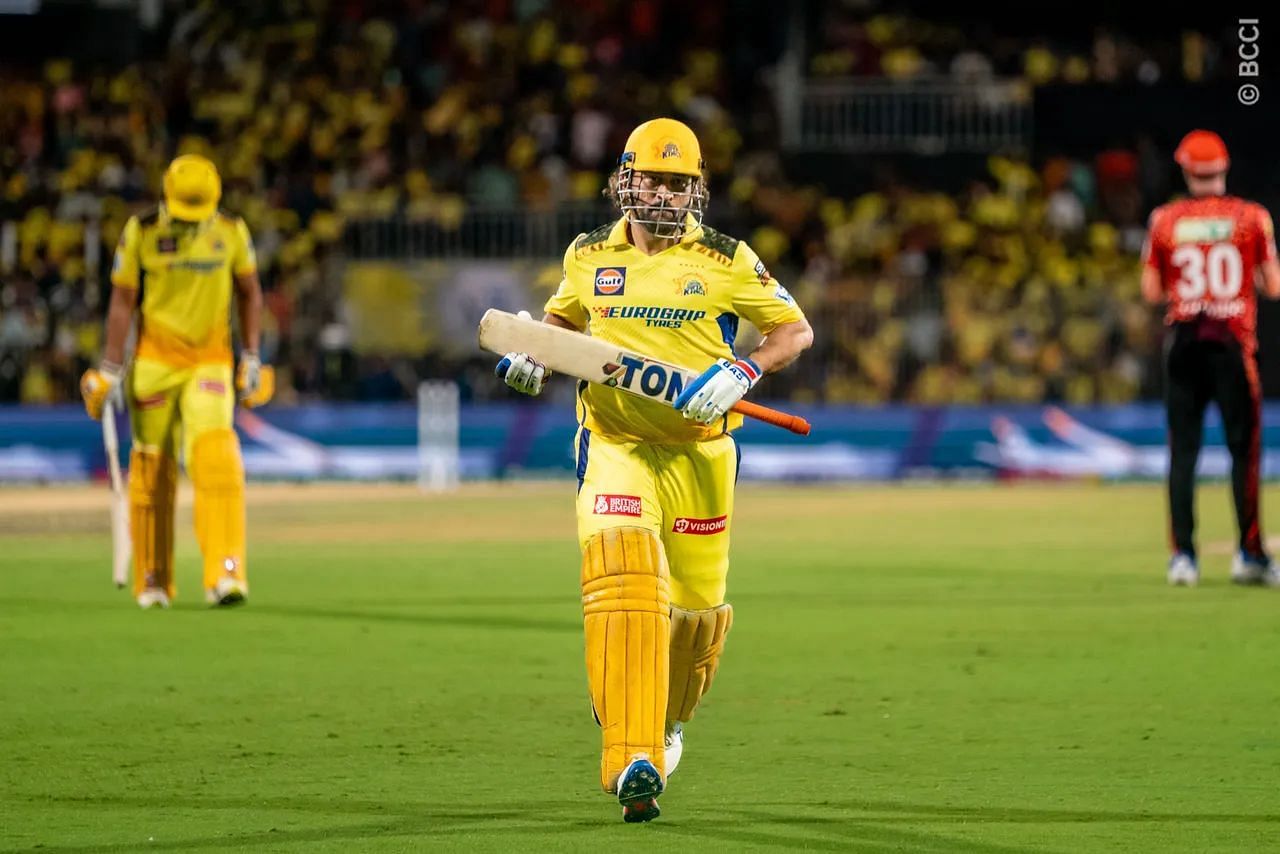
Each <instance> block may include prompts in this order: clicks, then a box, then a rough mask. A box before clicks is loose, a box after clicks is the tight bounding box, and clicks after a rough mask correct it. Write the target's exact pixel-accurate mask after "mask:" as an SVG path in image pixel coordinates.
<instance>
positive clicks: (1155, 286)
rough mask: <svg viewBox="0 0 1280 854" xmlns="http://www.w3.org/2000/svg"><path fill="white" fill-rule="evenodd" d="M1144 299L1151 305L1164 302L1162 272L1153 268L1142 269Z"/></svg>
mask: <svg viewBox="0 0 1280 854" xmlns="http://www.w3.org/2000/svg"><path fill="white" fill-rule="evenodd" d="M1142 298H1143V299H1144V300H1146V301H1147V302H1148V303H1150V304H1151V305H1159V304H1160V303H1162V302H1164V283H1163V282H1161V281H1160V271H1159V270H1156V269H1154V268H1152V267H1143V268H1142Z"/></svg>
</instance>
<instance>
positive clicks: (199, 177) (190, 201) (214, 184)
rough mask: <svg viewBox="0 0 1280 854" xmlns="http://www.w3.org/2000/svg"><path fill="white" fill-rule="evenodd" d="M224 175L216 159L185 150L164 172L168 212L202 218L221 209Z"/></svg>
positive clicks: (176, 216)
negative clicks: (219, 169)
mask: <svg viewBox="0 0 1280 854" xmlns="http://www.w3.org/2000/svg"><path fill="white" fill-rule="evenodd" d="M221 198H222V179H221V178H219V177H218V170H217V169H216V168H214V165H213V163H211V162H210V161H209V160H207V159H206V158H204V157H201V156H200V155H198V154H184V155H182V156H181V157H179V158H177V159H175V160H174V161H173V162H172V163H170V164H169V168H168V169H166V170H165V173H164V206H165V210H167V211H168V212H169V216H171V217H173V218H174V219H180V220H184V221H186V222H203V221H204V220H206V219H208V218H209V217H211V216H213V215H214V214H215V213H216V212H217V210H218V200H219V199H221Z"/></svg>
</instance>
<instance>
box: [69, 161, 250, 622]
mask: <svg viewBox="0 0 1280 854" xmlns="http://www.w3.org/2000/svg"><path fill="white" fill-rule="evenodd" d="M221 196H222V183H221V179H220V178H219V177H218V172H217V170H216V169H215V168H214V165H213V164H212V163H211V162H209V161H208V160H206V159H205V158H203V157H199V156H195V155H184V156H182V157H179V158H177V159H176V160H174V161H173V163H172V164H170V166H169V168H168V170H167V171H166V172H165V176H164V202H163V203H162V204H161V205H159V206H158V207H157V208H156V209H154V210H152V211H150V212H148V213H145V214H143V215H141V216H135V217H132V218H130V220H129V221H128V223H127V224H126V225H125V228H124V232H123V234H122V235H121V237H120V244H119V246H118V247H117V248H116V255H115V261H114V263H113V266H112V271H111V284H112V293H111V304H110V308H109V311H108V315H107V334H106V347H105V352H104V353H103V358H102V361H101V363H100V364H99V366H98V367H97V368H93V369H90V370H89V371H86V372H85V375H84V377H83V378H82V379H81V381H80V387H81V392H82V394H83V396H84V401H85V408H86V409H88V411H89V415H90V416H91V417H93V418H95V419H100V418H101V417H102V414H103V411H104V409H105V407H106V403H107V401H108V399H109V398H110V397H111V396H113V395H122V396H123V399H124V400H125V402H126V404H127V405H128V408H129V415H130V420H131V422H132V425H133V449H132V452H131V454H130V458H129V526H130V533H131V535H132V539H133V593H134V597H135V598H136V600H137V602H138V604H139V605H141V606H142V607H144V608H150V607H168V605H169V603H170V602H171V601H172V600H173V598H174V597H175V595H176V594H177V589H176V586H175V583H174V574H173V528H174V502H175V497H176V488H177V479H178V476H177V466H178V459H179V455H181V459H182V461H183V465H184V466H185V468H186V470H187V474H188V476H189V477H190V478H191V482H192V485H193V487H194V489H195V528H196V538H197V540H198V541H199V544H200V551H201V553H202V555H203V560H204V572H203V576H204V592H205V597H206V599H207V600H208V601H209V602H210V603H213V604H218V605H233V604H237V603H240V602H243V601H244V600H245V598H246V597H247V596H248V593H249V581H248V575H247V566H246V560H245V506H244V464H243V462H242V461H241V457H240V442H239V439H238V438H237V437H236V434H235V431H234V430H233V429H232V416H233V412H234V406H235V395H236V394H237V392H238V394H239V396H240V400H241V402H242V403H243V404H244V405H245V406H251V407H252V406H259V405H261V404H263V403H266V402H267V401H268V400H269V399H270V398H271V395H272V393H273V391H274V387H275V382H274V375H273V373H272V370H271V368H270V367H267V366H264V365H263V364H262V362H261V359H260V358H259V355H258V338H259V319H260V315H261V313H262V288H261V286H260V285H259V283H258V272H257V260H256V258H255V256H254V250H253V241H252V239H251V238H250V236H249V229H248V228H247V227H246V226H245V224H244V221H243V220H241V219H240V218H239V217H236V216H231V215H229V214H226V213H223V212H221V211H219V210H218V201H219V199H220V198H221ZM233 293H234V295H235V299H236V306H237V308H238V313H239V319H240V335H241V345H242V350H241V352H240V364H239V370H238V372H237V374H236V377H235V382H234V384H233V382H232V367H233V356H232V349H231V322H230V310H231V300H232V295H233ZM135 312H137V313H138V315H139V317H138V333H137V348H136V351H135V353H134V359H133V365H132V368H131V369H130V370H129V371H128V373H127V374H126V372H125V370H124V367H123V366H124V361H125V352H124V350H125V342H126V339H127V338H128V335H129V328H130V325H131V324H132V322H133V318H134V314H135Z"/></svg>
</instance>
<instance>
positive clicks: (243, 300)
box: [233, 272, 276, 409]
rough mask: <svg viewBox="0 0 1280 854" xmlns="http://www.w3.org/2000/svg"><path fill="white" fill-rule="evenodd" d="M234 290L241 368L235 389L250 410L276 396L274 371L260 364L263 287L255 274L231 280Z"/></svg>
mask: <svg viewBox="0 0 1280 854" xmlns="http://www.w3.org/2000/svg"><path fill="white" fill-rule="evenodd" d="M233 280H234V283H235V289H236V311H237V312H238V314H239V316H240V336H241V347H242V350H241V353H240V368H239V370H238V372H237V375H236V388H237V389H238V390H239V392H240V400H241V402H242V403H244V405H245V406H247V407H249V408H251V409H252V408H253V407H256V406H261V405H262V404H264V403H266V402H267V401H269V400H270V399H271V397H272V395H274V394H275V386H276V383H275V372H274V370H273V369H272V368H271V366H270V365H263V364H262V357H261V356H260V355H259V354H258V346H259V343H260V342H261V338H262V284H261V283H260V282H259V281H258V274H257V272H252V273H242V274H239V275H236V276H234V277H233Z"/></svg>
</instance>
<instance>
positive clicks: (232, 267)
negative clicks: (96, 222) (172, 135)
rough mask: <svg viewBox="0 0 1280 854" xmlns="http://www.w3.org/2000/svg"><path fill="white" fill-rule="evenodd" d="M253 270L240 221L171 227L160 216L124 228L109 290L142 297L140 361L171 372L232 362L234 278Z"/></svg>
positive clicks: (225, 218)
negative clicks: (137, 292) (137, 291)
mask: <svg viewBox="0 0 1280 854" xmlns="http://www.w3.org/2000/svg"><path fill="white" fill-rule="evenodd" d="M256 270H257V258H256V256H255V254H254V250H253V240H252V239H251V238H250V236H249V229H248V227H247V226H246V225H245V224H244V220H242V219H240V218H239V217H235V216H229V215H227V214H224V213H222V212H219V213H217V214H216V215H214V217H213V218H212V219H210V220H208V221H207V222H203V223H199V224H196V223H185V222H178V221H175V220H171V219H170V218H169V217H168V216H166V215H165V214H164V212H163V211H162V210H159V209H157V210H154V211H151V212H150V213H147V214H144V215H142V216H140V217H138V216H135V217H131V218H130V219H129V222H128V223H126V224H125V227H124V232H123V233H122V234H121V235H120V244H119V245H118V246H117V247H116V257H115V261H114V263H113V265H112V268H111V284H112V285H114V286H115V287H120V288H141V289H142V312H141V314H142V317H141V320H140V321H139V328H138V348H137V353H136V355H137V357H138V358H149V359H155V360H158V361H161V362H164V363H166V364H169V365H172V366H173V367H186V366H189V365H194V364H199V363H201V362H222V361H226V362H230V361H231V317H230V312H231V288H232V276H233V275H234V276H244V275H248V274H249V273H253V272H254V271H256Z"/></svg>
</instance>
